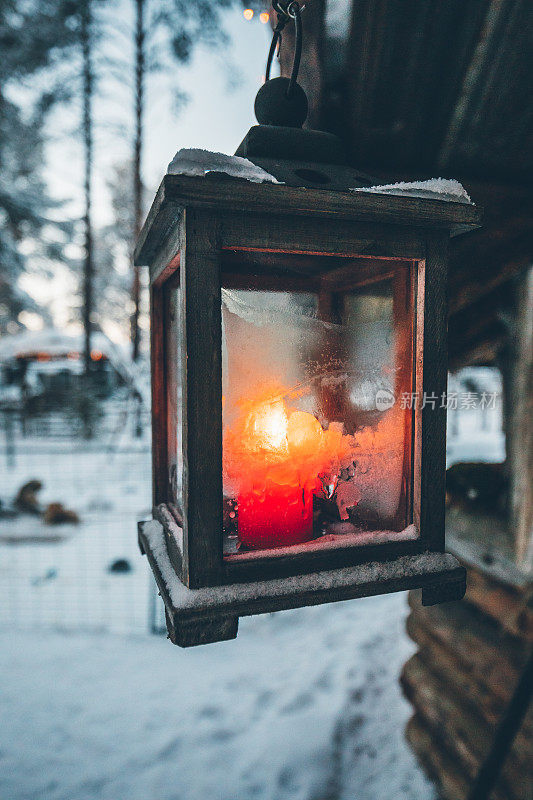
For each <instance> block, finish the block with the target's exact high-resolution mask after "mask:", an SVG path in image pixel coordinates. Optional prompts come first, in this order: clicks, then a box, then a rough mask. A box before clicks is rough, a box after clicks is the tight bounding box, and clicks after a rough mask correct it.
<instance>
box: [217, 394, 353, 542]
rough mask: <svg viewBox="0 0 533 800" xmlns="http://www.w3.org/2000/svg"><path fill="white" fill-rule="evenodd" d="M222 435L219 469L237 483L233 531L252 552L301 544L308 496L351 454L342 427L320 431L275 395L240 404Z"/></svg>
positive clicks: (306, 531) (309, 521)
mask: <svg viewBox="0 0 533 800" xmlns="http://www.w3.org/2000/svg"><path fill="white" fill-rule="evenodd" d="M240 406H241V410H242V411H241V413H240V414H239V416H238V417H237V419H236V420H235V422H234V423H233V425H232V426H231V427H229V428H228V429H227V430H226V432H225V435H224V466H225V470H226V473H227V474H228V475H229V476H230V477H231V478H232V479H233V482H234V483H235V484H236V485H237V487H238V490H237V495H238V532H239V538H240V540H241V542H242V543H243V544H244V545H245V546H246V547H249V548H252V549H262V548H270V547H282V546H287V545H294V544H300V543H302V542H306V541H308V540H309V539H311V538H312V536H313V495H314V494H315V493H316V492H318V491H319V490H320V489H321V487H322V481H321V476H324V477H325V478H326V477H327V476H328V475H331V474H332V470H333V472H334V471H335V470H338V469H339V468H340V464H341V462H342V461H343V460H344V461H345V460H346V458H347V457H349V455H350V453H351V452H352V448H353V437H350V436H344V435H343V433H342V425H339V424H336V423H331V424H330V426H329V428H328V430H323V429H322V426H321V425H320V423H319V421H318V420H317V419H316V418H315V417H314V416H313V415H312V414H309V413H307V412H304V411H295V410H292V411H291V410H289V409H288V408H287V405H286V403H285V401H284V399H282V397H281V396H280V394H278V395H277V396H275V395H274V396H273V395H272V393H271V394H270V397H269V396H268V395H267V396H263V397H260V398H257V399H256V400H254V401H247V402H241V403H240Z"/></svg>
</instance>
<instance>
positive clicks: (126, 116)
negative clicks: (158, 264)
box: [22, 0, 272, 338]
mask: <svg viewBox="0 0 533 800" xmlns="http://www.w3.org/2000/svg"><path fill="white" fill-rule="evenodd" d="M223 21H224V25H225V28H226V31H227V32H228V34H230V36H231V43H230V45H229V46H228V47H226V48H219V49H216V50H209V49H206V48H205V47H203V46H200V47H198V48H197V49H196V50H195V53H194V56H193V58H192V60H191V62H190V63H189V64H188V65H186V66H180V65H179V64H177V63H176V62H173V63H172V64H171V65H170V68H169V69H168V70H165V71H163V72H158V73H155V74H153V75H150V76H149V77H148V79H147V85H146V113H145V121H144V130H145V139H144V141H145V147H144V152H143V163H142V173H143V180H144V183H145V186H146V187H147V191H148V196H149V197H150V198H152V197H153V195H154V194H155V192H156V190H157V187H158V185H159V183H160V181H161V179H162V177H163V175H164V173H165V171H166V168H167V165H168V163H169V162H170V161H171V160H172V158H173V156H174V154H175V153H176V152H177V150H179V149H180V148H182V147H200V148H204V149H206V150H214V151H218V152H222V153H233V152H234V151H235V150H236V148H237V146H238V144H239V142H240V141H241V140H242V139H243V137H244V136H245V134H246V132H247V131H248V128H249V127H250V126H251V125H253V124H256V122H255V117H254V114H253V104H254V99H255V94H256V92H257V90H258V88H259V87H260V85H261V82H262V76H263V74H264V68H265V62H266V57H267V52H268V47H269V43H270V38H271V35H272V31H271V27H270V25H268V24H262V23H261V22H260V20H259V15H258V14H255V15H254V18H253V19H252V20H250V21H247V20H246V19H245V17H244V15H243V9H242V7H241V6H236V7H235V8H234V9H232V10H230V11H227V12H225V13H224V16H223ZM108 22H109V23H110V24H109V27H111V30H112V33H111V35H110V36H108V37H107V38H106V40H105V43H104V44H103V45H102V48H101V53H100V54H99V68H98V72H99V79H98V85H97V94H96V97H95V102H94V111H95V173H94V203H93V208H94V212H93V221H94V224H95V225H96V226H101V225H105V224H106V223H107V222H109V221H110V201H109V193H108V190H107V187H106V179H107V176H108V175H109V174H110V171H111V169H112V167H113V165H115V164H120V163H123V162H124V161H126V160H128V159H129V158H131V153H132V137H133V85H132V69H131V63H132V56H133V42H132V32H133V3H132V2H131V0H119V5H118V8H117V6H116V5H115V4H114V5H113V10H112V16H110V17H108ZM104 62H105V63H104ZM176 90H179V91H181V92H185V93H186V94H187V95H188V97H189V101H188V102H187V104H186V105H184V106H183V107H182V108H181V110H178V109H177V108H176V102H175V93H176ZM79 113H80V110H79V107H78V106H77V104H75V105H73V106H72V107H69V108H64V107H61V108H58V109H57V110H56V111H55V112H54V114H53V115H52V117H51V119H50V122H49V134H50V139H51V142H50V144H49V145H48V148H47V151H46V164H45V177H46V179H47V182H48V184H49V187H50V190H51V193H52V195H53V196H54V197H55V198H57V199H60V200H63V201H65V207H64V212H63V213H68V215H69V216H70V215H81V212H82V208H83V205H82V181H83V158H82V149H81V142H80V139H79V136H76V135H75V131H76V128H77V126H78V125H79ZM147 211H148V208H146V212H147ZM77 248H78V246H77V245H75V244H73V246H72V253H71V255H72V256H75V255H76V249H77ZM78 249H79V248H78ZM22 288H24V289H26V290H27V291H29V293H30V294H32V295H34V296H38V297H39V299H40V301H41V302H43V301H44V302H45V303H47V304H48V305H49V306H50V308H51V311H52V315H53V318H54V321H55V322H56V324H58V325H60V326H65V325H68V324H69V322H70V320H71V317H72V312H71V310H70V302H69V300H70V298H71V297H72V295H73V293H74V291H75V289H76V281H75V277H73V276H72V275H69V274H68V272H67V271H66V270H65V271H64V272H62V271H61V270H60V271H59V273H58V274H57V275H56V277H55V278H54V279H52V280H50V279H49V278H46V279H45V278H43V279H36V278H35V276H32V278H31V285H30V284H29V283H28V284H27V285H24V286H23V287H22ZM70 324H72V323H71V322H70ZM107 332H108V333H109V334H110V335H111V336H113V338H120V332H119V330H118V329H113V326H112V325H111V326H110V329H109V331H107Z"/></svg>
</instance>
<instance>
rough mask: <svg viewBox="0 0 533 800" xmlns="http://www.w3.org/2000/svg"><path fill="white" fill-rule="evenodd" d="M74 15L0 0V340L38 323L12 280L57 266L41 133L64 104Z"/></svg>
mask: <svg viewBox="0 0 533 800" xmlns="http://www.w3.org/2000/svg"><path fill="white" fill-rule="evenodd" d="M75 11H76V4H75V3H74V2H72V1H71V0H19V1H18V2H15V0H0V53H1V54H2V55H1V58H0V333H2V332H6V331H7V332H14V331H16V330H17V329H18V328H19V327H21V325H22V323H21V319H20V315H21V312H22V311H24V310H31V311H33V312H37V313H40V314H41V316H43V317H46V310H44V309H41V308H40V307H39V305H38V303H36V302H35V301H34V300H32V299H31V298H29V297H28V295H27V294H25V293H24V292H23V291H22V290H21V288H20V286H19V279H20V277H21V275H22V274H23V273H24V272H25V271H30V270H31V271H34V272H41V273H46V271H47V270H49V268H50V265H51V264H52V263H53V262H54V261H57V260H63V259H64V253H63V248H64V246H65V245H66V244H67V240H68V233H69V225H68V224H65V223H64V222H62V221H60V215H58V210H59V209H58V204H57V203H56V202H54V201H53V200H52V199H51V198H50V197H49V195H48V192H47V187H46V183H45V181H44V179H43V161H44V143H45V142H44V126H45V122H46V118H47V114H48V112H49V111H50V109H51V108H52V106H53V105H54V104H55V103H56V102H58V101H60V100H64V99H66V97H67V92H66V91H65V83H64V82H63V81H62V80H61V70H60V69H58V67H59V64H60V63H61V59H62V57H63V56H64V54H65V51H66V50H67V49H68V48H69V47H70V46H71V45H72V44H73V42H74V40H75V22H74V17H75Z"/></svg>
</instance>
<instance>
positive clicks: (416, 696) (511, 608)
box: [401, 546, 533, 800]
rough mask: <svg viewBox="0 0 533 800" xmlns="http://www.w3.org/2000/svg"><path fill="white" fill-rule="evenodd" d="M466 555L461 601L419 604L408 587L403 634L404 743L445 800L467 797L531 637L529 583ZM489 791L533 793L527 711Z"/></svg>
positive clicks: (504, 797) (514, 797)
mask: <svg viewBox="0 0 533 800" xmlns="http://www.w3.org/2000/svg"><path fill="white" fill-rule="evenodd" d="M461 549H462V548H461V547H460V546H459V547H457V548H456V550H455V554H456V555H461V553H460V552H457V551H458V550H461ZM462 555H463V563H465V566H467V567H468V584H467V585H468V589H467V593H466V596H465V599H464V600H463V601H461V602H460V603H447V604H444V605H441V606H431V607H426V608H424V607H423V606H422V605H421V603H420V598H419V597H417V596H416V595H417V593H416V592H412V593H411V596H410V599H409V602H410V607H411V612H410V615H409V617H408V620H407V630H408V633H409V635H410V637H411V638H412V639H413V641H414V642H415V643H416V644H417V646H418V650H417V652H416V653H415V655H413V656H412V658H411V659H410V660H409V661H408V662H407V663H406V664H405V666H404V669H403V672H402V676H401V684H402V687H403V691H404V694H405V695H406V697H407V699H408V700H409V701H410V702H411V704H412V706H413V711H414V713H413V716H412V718H411V719H410V721H409V723H408V725H407V730H406V735H407V739H408V741H409V743H410V745H411V747H412V748H413V750H414V751H415V753H416V755H417V757H418V759H419V761H420V763H421V764H422V766H423V768H424V769H425V771H426V772H427V773H428V775H429V776H430V777H431V778H432V779H433V780H434V781H435V783H436V784H437V787H438V790H439V792H440V794H441V796H442V798H443V799H444V800H466V798H467V797H468V791H469V789H470V788H471V786H472V782H473V780H474V778H475V776H476V774H477V772H478V770H479V767H480V765H481V763H482V762H483V759H484V757H485V756H486V754H487V753H488V751H489V748H490V746H491V743H492V740H493V737H494V733H495V729H496V726H497V724H498V722H499V720H500V719H501V716H502V714H503V712H504V710H505V708H506V705H507V703H508V702H509V700H510V698H511V696H512V693H513V691H514V689H515V687H516V684H517V682H518V680H519V677H520V674H521V670H522V668H523V666H524V664H525V661H526V659H527V655H528V653H529V650H530V648H531V646H532V643H533V587H532V584H531V582H529V581H527V580H523V579H522V578H518V579H517V573H516V572H515V571H514V569H513V568H512V567H510V568H509V570H506V569H505V565H504V564H503V563H502V560H501V559H499V560H498V561H497V562H496V563H494V562H493V563H492V565H491V566H490V567H486V566H485V565H484V564H483V559H482V558H478V557H477V555H479V554H474V555H473V553H472V548H471V547H469V548H468V557H467V558H466V559H465V558H464V549H463V553H462ZM485 557H486V555H485ZM491 797H492V798H493V800H532V799H533V709H532V708H530V709H529V712H528V714H527V715H526V718H525V720H524V722H523V724H522V726H521V728H520V731H519V733H518V735H517V736H516V739H515V741H514V744H513V747H512V749H511V751H510V754H509V756H508V758H507V759H506V762H505V765H504V767H503V770H502V773H501V775H500V779H499V781H498V784H497V786H496V789H495V791H494V792H493V794H492V795H491Z"/></svg>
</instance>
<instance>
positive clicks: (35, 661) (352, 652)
mask: <svg viewBox="0 0 533 800" xmlns="http://www.w3.org/2000/svg"><path fill="white" fill-rule="evenodd" d="M405 615H406V599H405V596H404V595H390V596H385V597H380V598H379V597H378V598H370V599H366V600H359V601H350V602H346V603H340V604H337V605H331V606H330V605H328V606H321V607H315V608H308V609H301V610H296V611H291V612H284V613H280V614H275V615H268V616H263V617H256V618H253V619H245V620H242V621H241V630H240V632H239V636H238V638H237V640H236V641H233V642H223V643H220V644H216V645H209V646H207V647H200V648H194V649H192V650H180V649H178V648H177V647H174V646H172V645H170V643H169V642H167V641H166V640H165V639H164V638H162V637H154V636H152V637H148V636H146V637H141V636H130V637H129V638H122V637H119V636H117V635H114V636H110V635H104V634H94V635H87V634H83V633H82V634H71V635H65V634H60V633H50V632H44V631H42V630H39V629H37V630H35V631H33V632H32V633H31V634H30V633H20V632H19V633H15V634H14V633H13V632H11V633H9V634H8V633H6V632H4V633H2V634H0V671H1V674H2V676H3V677H2V683H1V686H0V698H1V699H0V705H1V708H2V711H1V715H2V725H1V726H0V797H2V798H5V800H96V799H98V800H156V798H157V800H181V798H183V799H184V800H185V798H186V799H187V800H207V798H209V800H249V799H250V798H259V800H263V798H264V800H267V798H268V799H269V800H283V798H287V799H288V798H290V799H291V800H299V799H300V798H301V800H319V798H320V800H326V798H329V799H330V800H334V799H335V800H344V799H346V800H353V798H357V800H383V798H386V797H387V798H388V797H390V798H398V799H400V798H401V799H402V800H411V799H412V800H415V798H416V800H430V799H432V798H433V797H434V795H433V790H432V787H431V786H430V785H429V784H428V783H427V781H426V780H425V779H424V778H423V776H422V774H421V773H420V771H419V769H418V767H417V765H416V763H415V760H414V757H413V756H412V755H411V753H410V752H409V750H408V747H407V745H406V743H405V742H404V739H403V727H404V724H405V722H406V721H407V718H408V715H409V707H408V705H407V703H406V702H405V701H404V700H403V699H402V697H401V692H400V688H399V686H398V675H399V671H400V668H401V665H402V664H403V662H404V661H405V660H406V659H407V658H408V657H409V655H410V653H411V652H412V647H411V645H410V643H409V642H408V640H407V637H406V636H405V633H404V619H405Z"/></svg>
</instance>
